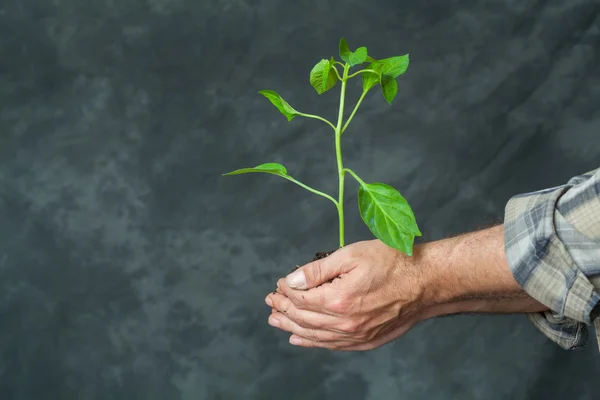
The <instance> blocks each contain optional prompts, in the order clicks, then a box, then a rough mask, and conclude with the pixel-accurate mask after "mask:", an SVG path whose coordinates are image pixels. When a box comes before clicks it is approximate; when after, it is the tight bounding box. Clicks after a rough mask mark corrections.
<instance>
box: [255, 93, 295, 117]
mask: <svg viewBox="0 0 600 400" xmlns="http://www.w3.org/2000/svg"><path fill="white" fill-rule="evenodd" d="M258 93H260V94H262V95H263V96H265V97H266V98H267V99H269V101H270V102H271V103H273V105H274V106H275V107H277V109H278V110H279V111H281V113H282V114H283V115H285V117H286V118H287V120H288V121H291V120H293V119H294V117H295V116H296V115H299V114H300V113H299V112H298V111H296V110H294V109H293V108H292V106H290V105H289V104H288V103H287V101H285V100H284V99H283V98H282V97H281V96H280V95H279V94H277V92H274V91H273V90H261V91H260V92H258Z"/></svg>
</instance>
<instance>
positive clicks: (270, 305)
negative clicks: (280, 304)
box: [265, 296, 273, 307]
mask: <svg viewBox="0 0 600 400" xmlns="http://www.w3.org/2000/svg"><path fill="white" fill-rule="evenodd" d="M265 303H267V305H268V306H269V307H273V301H272V300H271V296H267V298H266V299H265Z"/></svg>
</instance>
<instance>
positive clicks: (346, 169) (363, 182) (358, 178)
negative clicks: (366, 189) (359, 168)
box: [344, 168, 366, 186]
mask: <svg viewBox="0 0 600 400" xmlns="http://www.w3.org/2000/svg"><path fill="white" fill-rule="evenodd" d="M344 171H345V172H347V173H349V174H350V175H352V176H353V177H354V179H356V181H357V182H358V183H360V185H361V186H365V185H366V183H365V181H363V180H362V179H360V177H359V176H358V175H356V173H354V171H352V170H351V169H350V168H344Z"/></svg>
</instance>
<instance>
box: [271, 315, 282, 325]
mask: <svg viewBox="0 0 600 400" xmlns="http://www.w3.org/2000/svg"><path fill="white" fill-rule="evenodd" d="M269 325H271V326H279V325H280V323H279V319H277V318H276V317H270V318H269Z"/></svg>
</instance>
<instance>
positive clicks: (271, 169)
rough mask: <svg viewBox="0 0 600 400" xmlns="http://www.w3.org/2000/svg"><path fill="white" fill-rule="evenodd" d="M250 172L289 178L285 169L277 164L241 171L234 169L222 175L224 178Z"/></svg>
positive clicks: (261, 165) (262, 165) (267, 164)
mask: <svg viewBox="0 0 600 400" xmlns="http://www.w3.org/2000/svg"><path fill="white" fill-rule="evenodd" d="M251 172H264V173H267V174H273V175H278V176H281V177H283V178H287V177H289V175H288V173H287V170H286V169H285V167H284V166H283V165H281V164H277V163H266V164H260V165H257V166H256V167H254V168H242V169H236V170H235V171H231V172H228V173H226V174H223V175H224V176H230V175H241V174H248V173H251Z"/></svg>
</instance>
